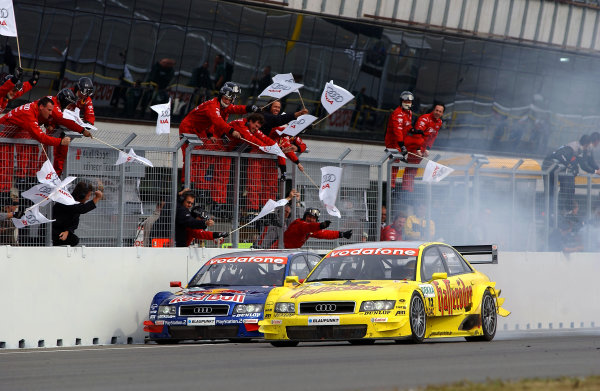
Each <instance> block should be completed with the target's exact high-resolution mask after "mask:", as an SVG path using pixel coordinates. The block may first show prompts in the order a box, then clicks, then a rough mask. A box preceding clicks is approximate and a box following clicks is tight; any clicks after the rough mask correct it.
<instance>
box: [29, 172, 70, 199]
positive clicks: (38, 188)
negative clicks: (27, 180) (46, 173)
mask: <svg viewBox="0 0 600 391" xmlns="http://www.w3.org/2000/svg"><path fill="white" fill-rule="evenodd" d="M75 179H77V178H76V177H73V176H70V177H67V178H65V180H64V181H60V180H58V182H57V184H56V185H54V184H51V183H40V184H38V185H35V186H33V187H32V188H31V189H29V190H27V191H24V192H23V193H21V195H22V196H23V197H25V198H27V199H29V200H31V201H32V202H33V203H34V204H41V203H43V202H44V201H47V200H52V201H56V202H58V203H61V204H64V205H75V204H77V201H75V200H74V199H73V196H72V195H71V193H69V192H68V191H67V190H65V189H64V188H65V187H66V186H67V185H68V184H69V183H71V182H73V181H74V180H75Z"/></svg>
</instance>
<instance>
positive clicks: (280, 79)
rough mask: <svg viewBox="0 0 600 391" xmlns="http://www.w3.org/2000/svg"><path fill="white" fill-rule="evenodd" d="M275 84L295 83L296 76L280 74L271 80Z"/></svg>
mask: <svg viewBox="0 0 600 391" xmlns="http://www.w3.org/2000/svg"><path fill="white" fill-rule="evenodd" d="M271 79H272V80H273V82H275V83H288V84H289V83H295V82H296V81H295V80H294V75H292V74H291V73H280V74H278V75H275V76H273V77H272V78H271Z"/></svg>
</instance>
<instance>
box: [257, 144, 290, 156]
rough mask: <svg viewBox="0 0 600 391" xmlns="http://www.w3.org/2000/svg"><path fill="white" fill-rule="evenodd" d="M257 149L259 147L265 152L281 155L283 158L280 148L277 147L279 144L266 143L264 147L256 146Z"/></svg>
mask: <svg viewBox="0 0 600 391" xmlns="http://www.w3.org/2000/svg"><path fill="white" fill-rule="evenodd" d="M258 149H260V150H261V151H263V152H265V153H270V154H273V155H277V156H281V157H282V158H284V159H285V154H284V153H283V151H282V150H281V148H279V145H278V144H277V143H275V144H273V145H267V146H266V147H258Z"/></svg>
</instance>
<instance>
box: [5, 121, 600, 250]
mask: <svg viewBox="0 0 600 391" xmlns="http://www.w3.org/2000/svg"><path fill="white" fill-rule="evenodd" d="M72 136H74V137H75V138H74V139H73V140H72V142H71V145H70V146H69V152H68V157H67V161H66V163H65V169H64V176H75V177H77V180H76V181H74V182H73V183H72V184H71V185H70V186H69V187H68V190H69V191H71V190H72V188H73V187H74V185H75V184H76V183H77V182H78V181H81V180H85V181H87V182H89V183H91V184H92V185H93V187H94V189H97V190H101V191H102V192H103V198H102V200H100V201H99V202H98V205H97V208H96V209H94V210H93V211H91V212H89V213H87V214H84V215H82V216H81V218H80V223H79V228H78V229H77V232H76V233H77V235H78V236H79V237H80V244H81V245H85V246H111V247H120V246H146V247H151V246H152V247H164V246H167V247H169V246H173V243H174V227H175V213H174V211H175V210H176V202H177V193H178V191H180V190H181V189H182V188H183V187H188V188H190V189H192V191H193V192H194V193H195V195H196V200H195V201H196V205H199V206H200V207H201V208H203V209H204V210H205V211H207V212H208V214H209V215H211V216H212V217H213V219H214V221H215V224H214V225H213V226H211V227H210V228H209V230H210V231H217V232H233V233H232V235H230V236H229V237H228V238H227V239H225V242H224V243H223V242H222V241H221V242H219V241H212V240H204V241H196V242H195V243H194V244H195V245H199V246H207V247H221V246H222V247H227V246H232V247H261V248H271V247H274V248H277V247H280V248H281V247H283V240H282V239H283V232H284V230H285V228H286V227H287V225H288V224H289V223H290V222H291V221H293V219H295V218H299V217H300V218H301V217H302V215H303V213H304V211H305V209H307V208H317V209H320V210H321V212H322V213H321V217H320V221H324V220H331V221H332V224H331V226H330V227H329V229H330V230H337V231H347V230H352V232H353V235H352V237H351V239H349V240H347V239H335V240H324V239H315V238H310V239H309V240H308V241H307V243H306V244H305V247H307V248H311V249H315V250H327V249H331V248H334V247H336V246H338V245H341V244H345V243H349V242H358V241H375V240H379V239H380V235H381V228H382V227H383V225H384V224H392V223H393V221H394V219H395V217H396V216H397V215H398V213H399V212H403V213H404V214H405V215H406V216H407V217H408V219H407V222H406V224H405V226H404V227H403V230H402V231H403V232H402V236H403V239H405V240H407V239H415V240H440V241H444V242H448V243H451V244H456V245H460V244H480V243H497V244H498V245H499V246H500V248H501V249H503V250H507V251H546V250H552V249H553V245H554V244H555V243H554V242H553V238H555V237H556V235H557V232H558V233H561V230H562V231H564V232H562V233H561V234H562V235H563V236H568V237H570V240H571V241H572V242H575V243H580V244H581V249H583V250H584V251H598V250H600V239H599V233H600V196H599V189H600V181H599V180H598V178H595V177H593V176H589V175H587V176H586V175H579V176H578V177H576V178H575V190H574V192H573V193H572V194H570V195H567V198H566V199H565V196H564V195H562V194H560V192H559V189H560V186H561V184H560V183H561V177H562V176H563V175H565V173H564V172H562V171H561V170H560V169H559V170H556V171H553V170H552V169H553V167H548V168H546V169H544V170H543V169H542V167H541V166H540V163H539V162H538V161H535V160H531V159H511V158H494V157H488V156H484V155H470V156H469V155H459V156H457V157H445V158H442V156H440V155H436V154H433V155H432V156H429V158H431V159H432V160H435V161H437V162H439V163H441V164H444V165H446V166H448V167H451V168H453V169H454V171H453V172H452V173H451V174H450V175H449V176H448V177H446V178H444V179H443V180H442V181H440V182H437V183H430V182H424V181H423V180H422V176H423V171H424V167H425V165H426V163H427V159H423V160H422V161H418V159H409V162H408V163H407V162H402V161H399V160H396V159H395V157H398V156H395V155H393V151H391V152H390V153H388V152H384V151H383V149H382V150H381V153H380V154H374V155H369V156H368V160H365V157H364V155H365V154H364V153H361V151H360V150H359V148H355V149H352V148H347V147H346V146H344V145H339V146H338V147H337V148H336V147H334V148H332V147H331V146H324V145H322V144H315V145H314V146H312V147H311V143H310V142H309V143H308V144H309V150H308V151H307V152H306V153H303V154H301V155H300V161H301V163H302V165H303V166H304V172H301V171H300V170H299V169H298V167H297V166H296V165H295V164H292V163H288V164H287V178H286V179H285V180H281V179H280V173H279V170H278V167H277V161H276V157H275V156H274V155H268V154H264V153H253V152H252V151H251V150H249V149H247V148H246V147H245V146H238V147H237V148H232V147H230V146H228V145H224V144H215V145H213V144H210V143H207V144H205V143H203V142H202V141H201V140H199V139H197V138H196V137H193V136H185V137H183V138H181V139H180V138H179V137H171V136H167V135H161V136H156V135H142V136H139V135H136V134H135V133H130V134H123V133H114V132H110V131H101V130H100V131H97V132H96V133H95V138H85V137H79V138H77V136H78V135H72ZM20 137H21V135H17V134H14V132H13V133H11V132H8V131H7V129H4V130H3V132H2V133H0V157H1V158H2V160H3V165H2V167H1V168H0V174H1V175H0V203H1V205H0V207H1V208H2V212H3V213H9V212H14V213H15V214H16V215H18V214H19V212H22V211H24V210H25V209H26V208H28V207H30V206H31V205H32V203H31V202H30V201H29V200H27V199H25V198H23V197H22V196H21V193H22V192H24V191H26V190H28V189H30V188H31V187H32V186H34V185H35V184H36V183H37V178H36V172H37V171H38V170H39V169H40V167H41V165H42V163H43V162H44V161H45V160H46V159H47V158H50V160H51V161H52V153H53V151H52V148H42V147H41V146H40V145H39V144H38V143H37V142H36V141H34V140H30V139H27V138H20ZM129 149H133V150H134V151H135V153H136V154H137V155H138V156H142V157H145V158H147V159H149V160H150V161H151V162H152V163H153V166H154V167H148V166H145V165H142V164H138V163H126V164H121V165H116V164H115V163H116V161H117V159H118V156H119V150H122V151H129ZM181 150H183V154H181V152H180V151H181ZM182 160H183V163H184V164H183V169H182V170H181V171H180V170H179V168H180V167H181V161H182ZM323 166H340V167H342V168H343V178H342V182H341V187H340V189H339V193H338V199H337V201H336V206H337V208H338V209H339V210H340V212H341V215H342V218H341V219H338V218H336V217H333V216H328V215H327V212H326V211H325V208H324V207H323V204H322V202H321V201H320V199H319V184H320V182H321V167H323ZM549 178H554V181H555V183H557V184H558V185H557V186H554V188H552V189H551V190H552V191H550V189H549V188H548V185H547V181H548V179H549ZM182 183H183V185H182ZM387 184H391V185H390V186H387ZM291 189H296V190H298V191H299V192H300V199H299V200H294V201H293V202H292V203H290V205H289V206H288V207H285V208H279V209H278V210H277V211H276V212H275V213H273V214H270V215H267V216H266V217H264V218H262V219H259V220H257V221H256V222H253V223H251V224H249V222H250V221H251V220H252V219H253V218H255V217H256V216H257V214H258V213H259V212H260V210H261V209H262V207H263V206H264V205H265V203H266V202H267V200H268V199H273V200H278V199H281V198H285V197H286V196H287V195H288V194H289V191H290V190H291ZM382 205H384V206H387V219H386V221H383V220H382V208H381V207H382ZM562 205H567V206H568V207H562ZM41 212H42V214H44V215H45V216H47V217H48V218H51V217H52V207H51V205H46V206H44V207H43V208H41ZM565 222H567V223H568V224H567V225H569V224H570V226H567V227H566V226H565ZM50 231H51V225H50V224H42V225H34V226H30V227H27V228H20V229H16V228H15V227H14V225H12V222H11V221H10V219H4V220H2V221H0V239H1V243H2V244H9V245H20V246H48V245H51V244H52V240H51V232H50ZM553 235H554V236H553Z"/></svg>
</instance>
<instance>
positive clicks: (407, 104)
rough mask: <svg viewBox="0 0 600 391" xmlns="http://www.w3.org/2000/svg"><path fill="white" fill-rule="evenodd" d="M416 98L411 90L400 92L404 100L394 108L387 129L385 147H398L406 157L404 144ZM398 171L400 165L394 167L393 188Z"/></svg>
mask: <svg viewBox="0 0 600 391" xmlns="http://www.w3.org/2000/svg"><path fill="white" fill-rule="evenodd" d="M413 100H415V97H414V95H413V94H412V92H410V91H403V92H402V93H401V94H400V101H401V102H402V103H401V104H400V106H399V107H397V108H396V110H394V112H393V113H392V115H390V119H389V120H388V123H387V127H386V129H385V147H386V148H390V149H397V150H398V151H400V153H402V155H404V158H405V159H406V153H407V152H408V151H407V149H406V146H405V145H404V137H405V136H406V134H407V133H408V131H409V130H410V129H411V128H412V111H411V107H412V102H413ZM397 173H398V167H393V168H392V184H391V186H392V188H394V187H396V175H397Z"/></svg>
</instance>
